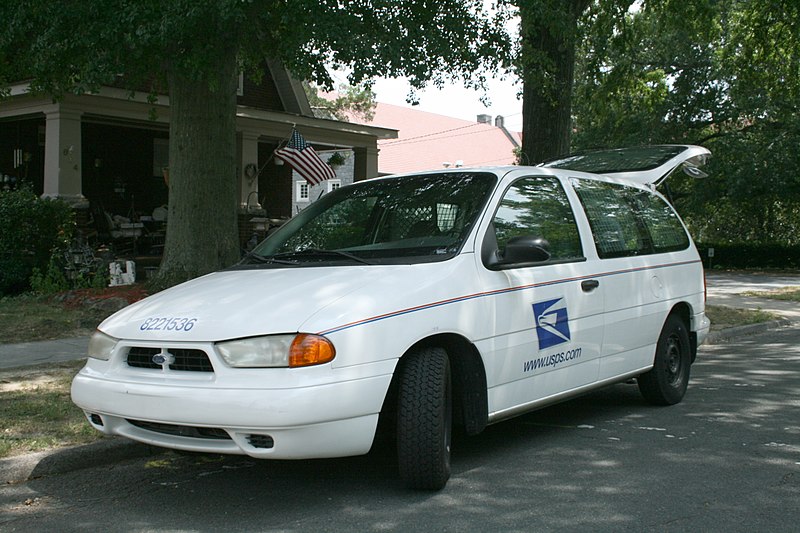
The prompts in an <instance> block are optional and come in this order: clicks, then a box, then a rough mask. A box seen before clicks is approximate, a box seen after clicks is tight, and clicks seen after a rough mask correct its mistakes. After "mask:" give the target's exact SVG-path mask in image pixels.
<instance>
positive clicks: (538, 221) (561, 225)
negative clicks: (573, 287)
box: [493, 177, 583, 260]
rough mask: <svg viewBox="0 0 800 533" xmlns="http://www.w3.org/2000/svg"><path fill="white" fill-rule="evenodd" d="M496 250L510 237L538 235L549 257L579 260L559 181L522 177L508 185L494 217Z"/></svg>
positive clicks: (571, 218)
mask: <svg viewBox="0 0 800 533" xmlns="http://www.w3.org/2000/svg"><path fill="white" fill-rule="evenodd" d="M493 224H494V230H495V235H496V237H497V246H498V249H500V250H503V249H504V248H505V245H506V243H507V242H508V240H509V239H510V238H512V237H520V236H523V235H526V236H535V237H541V238H542V239H544V240H546V241H547V243H548V244H549V248H548V251H549V252H550V258H551V260H570V259H579V258H581V259H582V256H583V251H582V249H581V239H580V236H579V235H578V228H577V226H576V224H575V217H574V216H573V214H572V208H571V207H570V204H569V199H568V198H567V195H566V193H565V192H564V189H563V188H562V187H561V183H560V182H559V181H558V180H557V179H555V178H549V177H535V178H523V179H521V180H518V181H516V182H514V183H513V184H512V185H511V187H509V188H508V191H506V193H505V195H504V196H503V200H502V201H501V202H500V206H499V207H498V209H497V213H496V214H495V216H494V220H493Z"/></svg>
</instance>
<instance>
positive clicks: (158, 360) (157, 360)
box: [152, 353, 167, 365]
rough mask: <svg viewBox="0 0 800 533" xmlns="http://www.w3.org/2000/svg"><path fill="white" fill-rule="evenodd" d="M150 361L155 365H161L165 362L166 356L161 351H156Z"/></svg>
mask: <svg viewBox="0 0 800 533" xmlns="http://www.w3.org/2000/svg"><path fill="white" fill-rule="evenodd" d="M152 361H153V363H155V364H157V365H163V364H164V363H166V362H167V358H166V357H165V356H164V354H163V353H157V354H155V355H154V356H153V359H152Z"/></svg>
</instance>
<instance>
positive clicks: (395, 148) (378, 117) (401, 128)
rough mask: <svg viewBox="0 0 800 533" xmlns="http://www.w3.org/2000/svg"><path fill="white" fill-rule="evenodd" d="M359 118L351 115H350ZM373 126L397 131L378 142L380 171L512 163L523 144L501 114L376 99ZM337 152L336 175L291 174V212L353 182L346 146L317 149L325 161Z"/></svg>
mask: <svg viewBox="0 0 800 533" xmlns="http://www.w3.org/2000/svg"><path fill="white" fill-rule="evenodd" d="M350 119H351V120H352V121H354V122H355V121H357V119H356V118H355V117H350ZM367 124H368V125H369V126H372V127H382V128H390V129H392V130H397V137H396V138H383V139H379V140H378V150H379V155H380V157H379V158H378V175H381V176H385V175H388V174H400V173H405V172H417V171H423V170H435V169H438V168H448V167H479V166H492V165H513V164H515V161H516V154H515V150H516V149H517V148H519V147H520V146H521V144H522V138H521V136H520V134H519V133H516V132H511V131H509V130H508V129H506V127H505V120H504V118H503V117H502V116H497V117H495V119H494V121H492V117H491V116H489V115H485V114H479V115H477V120H476V121H475V122H473V121H469V120H464V119H459V118H453V117H448V116H444V115H439V114H436V113H429V112H426V111H419V110H416V109H413V108H410V107H403V106H398V105H392V104H385V103H382V102H378V103H377V106H376V108H375V115H374V116H373V118H372V120H370V121H369V122H368V123H367ZM334 153H338V154H339V155H340V157H341V158H342V159H343V162H342V164H341V166H340V167H339V168H337V169H336V170H337V179H336V180H331V181H330V182H323V183H322V184H320V185H317V186H313V187H311V186H309V185H308V184H306V183H305V180H303V179H302V178H299V177H297V176H295V191H294V204H293V207H294V211H295V213H296V212H298V211H300V210H302V209H303V208H304V207H306V206H307V205H309V203H311V202H313V201H314V200H316V199H317V198H319V197H320V196H321V195H322V194H324V193H326V192H330V190H332V189H335V188H337V187H339V186H341V185H346V184H348V183H350V182H351V181H352V175H353V174H352V173H351V171H350V168H351V167H352V164H353V161H352V160H351V157H350V154H349V153H348V152H347V151H345V150H339V151H333V152H324V153H320V156H321V157H322V159H323V160H327V159H328V158H329V157H330V156H331V155H332V154H334Z"/></svg>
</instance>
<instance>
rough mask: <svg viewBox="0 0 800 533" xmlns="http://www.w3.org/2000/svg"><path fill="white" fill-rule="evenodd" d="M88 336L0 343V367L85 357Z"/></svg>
mask: <svg viewBox="0 0 800 533" xmlns="http://www.w3.org/2000/svg"><path fill="white" fill-rule="evenodd" d="M88 347H89V337H88V336H86V337H75V338H70V339H56V340H52V341H36V342H23V343H20V344H0V369H7V368H17V367H20V366H30V365H38V364H42V363H55V362H60V361H74V360H76V359H83V358H84V357H86V350H87V349H88Z"/></svg>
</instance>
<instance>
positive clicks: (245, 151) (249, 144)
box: [238, 130, 261, 209]
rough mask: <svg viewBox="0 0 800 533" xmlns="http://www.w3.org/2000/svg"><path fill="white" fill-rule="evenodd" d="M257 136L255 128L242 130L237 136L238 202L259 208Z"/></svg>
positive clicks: (242, 205) (245, 206) (244, 205)
mask: <svg viewBox="0 0 800 533" xmlns="http://www.w3.org/2000/svg"><path fill="white" fill-rule="evenodd" d="M258 138H259V133H258V132H257V131H255V130H242V132H241V133H240V137H239V139H240V140H239V161H238V167H239V191H240V193H239V204H240V205H241V207H243V208H245V209H246V208H248V207H250V208H256V209H261V204H259V203H258V171H259V170H260V169H261V167H260V166H259V164H258Z"/></svg>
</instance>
